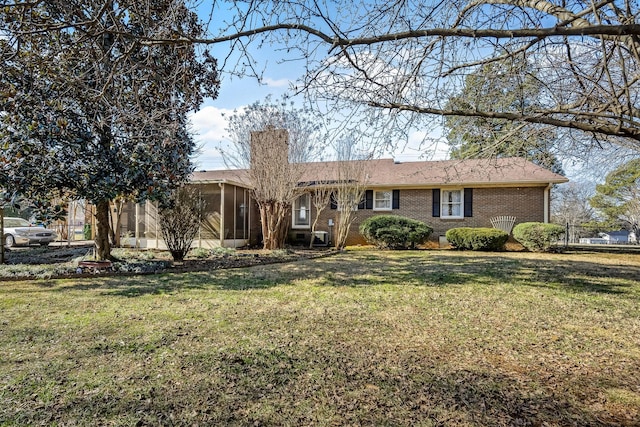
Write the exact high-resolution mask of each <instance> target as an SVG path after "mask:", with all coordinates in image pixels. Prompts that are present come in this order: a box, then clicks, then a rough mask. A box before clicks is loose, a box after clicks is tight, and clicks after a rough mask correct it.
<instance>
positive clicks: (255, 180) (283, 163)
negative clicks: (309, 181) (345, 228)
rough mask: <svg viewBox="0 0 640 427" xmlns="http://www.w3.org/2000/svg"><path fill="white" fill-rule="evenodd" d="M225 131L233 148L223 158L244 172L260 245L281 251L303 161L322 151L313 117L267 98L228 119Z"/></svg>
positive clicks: (318, 129)
mask: <svg viewBox="0 0 640 427" xmlns="http://www.w3.org/2000/svg"><path fill="white" fill-rule="evenodd" d="M227 132H228V133H229V136H230V138H231V141H232V146H231V147H229V149H227V150H225V151H223V156H224V159H225V162H227V164H228V165H230V166H232V167H235V168H242V169H247V170H248V171H249V179H250V181H251V186H252V188H253V198H254V200H255V201H256V203H257V205H258V209H259V211H260V221H261V226H262V238H263V247H264V249H280V248H283V247H284V244H285V241H286V238H287V231H288V228H289V224H290V221H291V208H292V205H293V203H294V201H295V200H296V199H297V198H298V197H299V196H300V195H302V194H303V192H304V191H305V189H304V188H303V187H301V186H300V185H299V183H300V181H301V179H302V175H303V173H304V170H305V168H304V165H303V163H304V162H308V161H310V160H313V159H315V158H317V156H318V155H319V153H320V152H321V151H322V149H323V148H324V144H325V142H324V141H325V139H324V138H323V136H322V133H321V127H320V126H319V124H318V119H317V118H316V117H315V116H314V115H313V113H312V112H310V111H308V110H306V109H303V108H297V107H296V106H295V104H293V103H291V102H290V101H288V100H287V99H286V98H282V99H280V100H276V101H273V100H272V99H271V98H270V97H267V99H266V100H264V101H262V102H256V103H254V104H252V105H250V106H248V107H246V108H245V109H243V110H241V111H236V112H234V114H233V115H231V116H229V117H228V127H227Z"/></svg>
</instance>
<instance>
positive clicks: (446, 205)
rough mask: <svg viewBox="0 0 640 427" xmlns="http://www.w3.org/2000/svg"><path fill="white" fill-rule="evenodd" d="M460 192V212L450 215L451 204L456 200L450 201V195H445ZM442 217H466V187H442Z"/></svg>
mask: <svg viewBox="0 0 640 427" xmlns="http://www.w3.org/2000/svg"><path fill="white" fill-rule="evenodd" d="M454 192H458V193H459V194H460V202H458V203H459V205H460V214H459V215H449V214H448V212H449V206H450V205H454V204H455V203H456V202H452V203H449V201H448V200H446V199H448V197H445V193H454ZM440 218H442V219H463V218H464V188H442V189H440Z"/></svg>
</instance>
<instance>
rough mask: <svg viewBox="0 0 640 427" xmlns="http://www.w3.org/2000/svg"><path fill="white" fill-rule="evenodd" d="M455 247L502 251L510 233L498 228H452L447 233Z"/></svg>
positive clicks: (448, 238)
mask: <svg viewBox="0 0 640 427" xmlns="http://www.w3.org/2000/svg"><path fill="white" fill-rule="evenodd" d="M446 237H447V240H448V241H449V243H450V244H451V246H453V247H454V248H455V249H461V250H472V251H502V250H504V245H505V243H507V240H508V239H509V234H507V233H506V232H504V231H502V230H498V229H496V228H471V227H459V228H452V229H450V230H448V231H447V233H446Z"/></svg>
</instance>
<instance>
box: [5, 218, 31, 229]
mask: <svg viewBox="0 0 640 427" xmlns="http://www.w3.org/2000/svg"><path fill="white" fill-rule="evenodd" d="M4 226H5V227H30V226H31V224H29V221H27V220H26V219H22V218H5V219H4Z"/></svg>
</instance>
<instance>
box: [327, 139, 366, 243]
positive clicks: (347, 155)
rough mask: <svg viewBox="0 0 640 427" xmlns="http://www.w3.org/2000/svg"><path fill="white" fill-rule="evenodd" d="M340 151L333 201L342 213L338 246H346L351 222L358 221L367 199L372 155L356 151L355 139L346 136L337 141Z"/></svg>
mask: <svg viewBox="0 0 640 427" xmlns="http://www.w3.org/2000/svg"><path fill="white" fill-rule="evenodd" d="M336 153H337V157H338V159H339V160H338V162H336V163H334V164H333V167H335V169H336V170H335V171H334V174H335V176H336V177H337V179H336V181H335V184H334V185H333V195H332V197H333V203H335V204H336V207H337V210H338V216H337V217H336V226H335V228H336V231H335V235H334V246H335V247H336V248H337V249H343V248H344V246H345V244H346V242H347V238H348V237H349V231H350V230H351V225H352V224H353V222H354V221H355V220H356V215H357V210H358V205H360V204H361V202H362V199H363V198H364V194H365V190H366V184H367V173H366V171H367V165H366V161H365V160H368V159H370V157H371V156H370V155H368V154H365V153H364V152H358V151H356V144H355V141H354V140H353V139H350V138H343V139H340V140H339V141H338V143H337V147H336Z"/></svg>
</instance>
